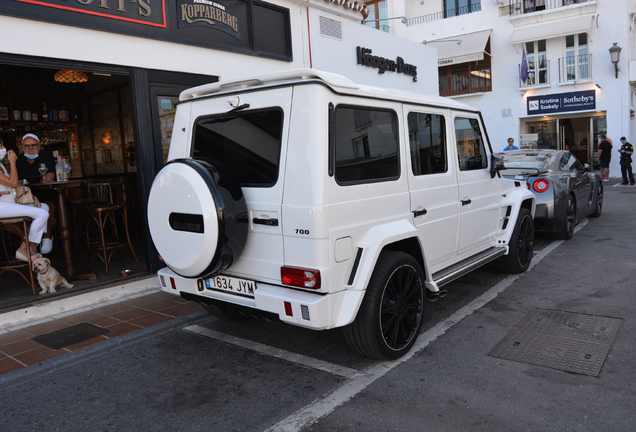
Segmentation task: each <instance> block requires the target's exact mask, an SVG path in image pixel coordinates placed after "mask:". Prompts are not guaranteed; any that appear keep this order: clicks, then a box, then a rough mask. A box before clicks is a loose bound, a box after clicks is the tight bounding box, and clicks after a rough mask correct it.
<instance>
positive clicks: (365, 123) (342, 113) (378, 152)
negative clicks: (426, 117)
mask: <svg viewBox="0 0 636 432" xmlns="http://www.w3.org/2000/svg"><path fill="white" fill-rule="evenodd" d="M334 118H335V144H336V145H335V168H336V170H335V174H336V181H337V182H338V184H342V185H346V184H358V183H371V182H378V181H388V180H395V179H397V178H398V177H399V176H400V164H399V158H398V139H397V116H396V115H395V112H393V111H388V110H377V109H368V108H364V107H343V106H339V107H338V108H336V112H335V116H334Z"/></svg>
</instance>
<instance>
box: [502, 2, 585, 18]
mask: <svg viewBox="0 0 636 432" xmlns="http://www.w3.org/2000/svg"><path fill="white" fill-rule="evenodd" d="M588 1H589V0H508V10H509V13H510V15H511V16H512V15H522V14H527V13H533V12H540V11H544V10H549V9H556V8H560V7H563V6H572V5H575V4H581V3H587V2H588Z"/></svg>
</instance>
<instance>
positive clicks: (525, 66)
mask: <svg viewBox="0 0 636 432" xmlns="http://www.w3.org/2000/svg"><path fill="white" fill-rule="evenodd" d="M521 49H522V50H523V56H522V57H521V81H523V83H524V84H525V83H526V81H527V80H528V60H526V47H524V46H523V45H522V46H521Z"/></svg>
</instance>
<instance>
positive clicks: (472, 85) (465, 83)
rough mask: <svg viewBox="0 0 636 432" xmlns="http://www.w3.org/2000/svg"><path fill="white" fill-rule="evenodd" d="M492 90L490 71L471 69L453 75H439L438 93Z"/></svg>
mask: <svg viewBox="0 0 636 432" xmlns="http://www.w3.org/2000/svg"><path fill="white" fill-rule="evenodd" d="M486 91H492V81H491V79H490V72H487V71H471V72H466V73H461V74H454V75H440V77H439V95H440V96H455V95H461V94H470V93H481V92H486Z"/></svg>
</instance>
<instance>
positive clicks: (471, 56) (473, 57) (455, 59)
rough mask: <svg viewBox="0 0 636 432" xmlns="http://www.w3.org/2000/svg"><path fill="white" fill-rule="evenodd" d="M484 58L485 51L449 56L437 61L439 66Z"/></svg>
mask: <svg viewBox="0 0 636 432" xmlns="http://www.w3.org/2000/svg"><path fill="white" fill-rule="evenodd" d="M483 59H484V53H483V52H480V53H477V54H468V55H464V56H460V57H453V58H447V59H443V60H438V61H437V66H448V65H452V64H459V63H468V62H471V61H480V60H483Z"/></svg>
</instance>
